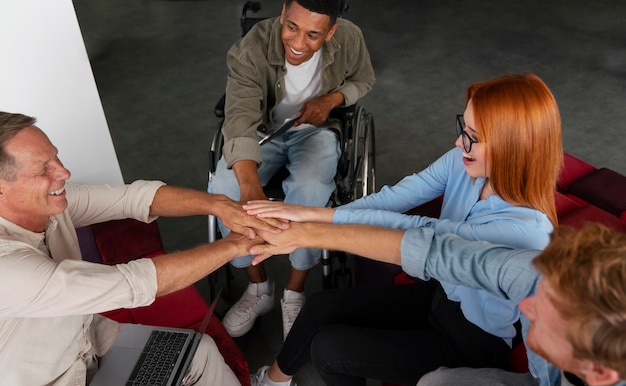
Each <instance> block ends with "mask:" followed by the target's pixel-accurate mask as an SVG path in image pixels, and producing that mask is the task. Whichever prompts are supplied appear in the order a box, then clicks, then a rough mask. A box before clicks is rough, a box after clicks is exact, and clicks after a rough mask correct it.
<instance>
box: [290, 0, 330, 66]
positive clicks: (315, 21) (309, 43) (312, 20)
mask: <svg viewBox="0 0 626 386" xmlns="http://www.w3.org/2000/svg"><path fill="white" fill-rule="evenodd" d="M280 23H281V24H282V32H281V38H282V41H283V46H284V48H285V59H286V60H287V62H288V63H289V64H291V65H294V66H298V65H300V64H302V63H304V62H306V61H307V60H309V59H311V57H313V54H315V53H316V52H317V51H318V50H319V49H320V48H322V45H323V44H324V42H326V41H329V40H330V39H331V38H332V37H333V34H334V33H335V29H336V28H337V23H335V24H333V25H332V26H331V25H330V16H328V15H323V14H320V13H315V12H312V11H309V10H308V9H306V8H304V7H302V6H301V5H300V4H298V2H297V1H294V2H292V3H291V4H290V5H289V8H286V5H284V4H283V10H282V12H281V14H280Z"/></svg>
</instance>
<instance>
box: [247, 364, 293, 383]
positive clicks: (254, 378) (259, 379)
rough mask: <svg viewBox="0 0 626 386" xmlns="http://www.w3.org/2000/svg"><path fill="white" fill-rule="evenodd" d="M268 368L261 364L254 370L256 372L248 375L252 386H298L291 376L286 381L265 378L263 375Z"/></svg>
mask: <svg viewBox="0 0 626 386" xmlns="http://www.w3.org/2000/svg"><path fill="white" fill-rule="evenodd" d="M269 369H270V367H269V366H263V367H261V368H260V369H259V370H258V371H257V372H256V374H252V375H250V383H251V384H252V386H273V385H285V386H298V385H297V384H296V381H295V380H294V379H293V378H292V379H291V380H289V381H287V382H272V381H271V380H269V379H267V377H266V375H265V374H267V370H269Z"/></svg>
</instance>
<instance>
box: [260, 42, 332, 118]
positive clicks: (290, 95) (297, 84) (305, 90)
mask: <svg viewBox="0 0 626 386" xmlns="http://www.w3.org/2000/svg"><path fill="white" fill-rule="evenodd" d="M285 67H286V68H287V74H286V75H285V98H283V100H281V101H280V102H279V103H278V104H277V105H276V106H275V107H274V110H272V122H273V123H274V127H273V129H274V130H277V129H278V128H279V127H281V126H282V125H283V123H285V120H287V119H290V118H293V117H294V116H295V115H296V113H297V112H298V111H300V109H301V108H302V105H303V104H304V102H306V101H308V100H310V99H312V98H314V97H315V96H317V94H319V92H320V90H321V88H322V75H321V74H322V50H321V49H320V50H318V51H317V52H316V53H315V54H313V56H312V57H311V59H309V60H307V61H306V62H304V63H302V64H300V65H298V66H294V65H292V64H289V63H288V62H287V61H285ZM309 126H312V125H309V124H303V125H299V126H297V127H294V128H292V129H290V130H298V129H303V128H305V127H309Z"/></svg>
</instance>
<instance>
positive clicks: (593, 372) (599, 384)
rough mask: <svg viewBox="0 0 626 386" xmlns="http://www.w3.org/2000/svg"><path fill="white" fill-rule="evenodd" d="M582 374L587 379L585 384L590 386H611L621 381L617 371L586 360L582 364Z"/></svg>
mask: <svg viewBox="0 0 626 386" xmlns="http://www.w3.org/2000/svg"><path fill="white" fill-rule="evenodd" d="M580 372H581V373H582V375H584V377H585V382H587V384H589V385H590V386H610V385H614V384H616V383H617V382H618V381H619V380H620V376H619V373H618V372H617V370H614V369H612V368H609V367H606V366H603V365H599V364H596V363H593V362H591V361H589V360H584V361H582V363H581V367H580Z"/></svg>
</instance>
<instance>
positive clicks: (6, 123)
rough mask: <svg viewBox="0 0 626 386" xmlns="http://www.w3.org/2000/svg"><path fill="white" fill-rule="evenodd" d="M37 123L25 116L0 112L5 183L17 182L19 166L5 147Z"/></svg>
mask: <svg viewBox="0 0 626 386" xmlns="http://www.w3.org/2000/svg"><path fill="white" fill-rule="evenodd" d="M35 122H37V119H36V118H34V117H29V116H26V115H23V114H12V113H5V112H3V111H0V178H1V179H3V180H5V181H15V172H16V167H17V164H16V163H15V159H14V158H13V157H12V156H11V155H10V154H9V153H7V151H6V149H5V146H6V143H7V142H8V141H10V140H11V139H12V138H13V137H15V136H16V135H17V134H18V133H19V132H20V131H22V130H23V129H25V128H27V127H29V126H33V125H34V124H35Z"/></svg>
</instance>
